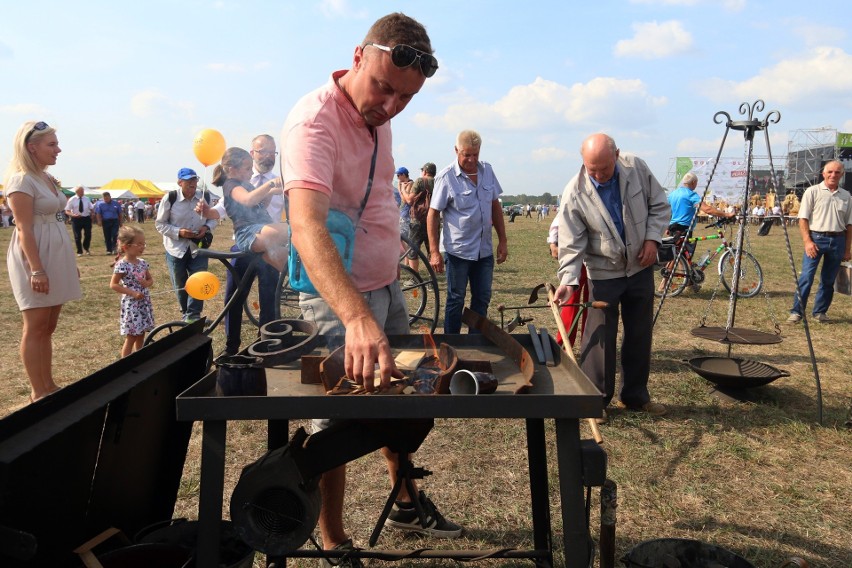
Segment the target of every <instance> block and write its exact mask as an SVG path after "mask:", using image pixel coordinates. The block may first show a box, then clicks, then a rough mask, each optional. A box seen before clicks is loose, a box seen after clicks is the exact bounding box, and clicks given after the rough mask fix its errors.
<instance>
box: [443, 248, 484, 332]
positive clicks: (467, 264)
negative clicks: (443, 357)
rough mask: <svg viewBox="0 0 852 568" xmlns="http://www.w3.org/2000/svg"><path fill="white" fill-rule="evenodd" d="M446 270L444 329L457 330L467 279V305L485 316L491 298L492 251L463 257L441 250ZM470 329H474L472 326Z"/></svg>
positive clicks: (459, 325)
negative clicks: (476, 258) (475, 257)
mask: <svg viewBox="0 0 852 568" xmlns="http://www.w3.org/2000/svg"><path fill="white" fill-rule="evenodd" d="M444 265H445V266H446V270H447V306H446V309H445V310H444V333H459V332H460V331H461V324H462V309H463V308H464V299H465V293H466V291H467V283H468V282H470V309H471V310H473V311H474V312H476V313H478V314H479V315H481V316H483V317H487V316H488V304H489V303H490V302H491V282H492V276H493V274H494V255H491V256H486V257H485V258H480V259H479V260H465V259H463V258H459V257H457V256H453V255H451V254H448V253H447V254H444ZM471 333H476V331H475V330H471Z"/></svg>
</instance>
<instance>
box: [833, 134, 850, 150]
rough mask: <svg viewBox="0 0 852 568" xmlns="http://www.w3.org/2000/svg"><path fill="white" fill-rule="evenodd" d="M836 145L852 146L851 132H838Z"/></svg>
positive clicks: (841, 146) (840, 146)
mask: <svg viewBox="0 0 852 568" xmlns="http://www.w3.org/2000/svg"><path fill="white" fill-rule="evenodd" d="M837 147H838V148H852V132H838V133H837Z"/></svg>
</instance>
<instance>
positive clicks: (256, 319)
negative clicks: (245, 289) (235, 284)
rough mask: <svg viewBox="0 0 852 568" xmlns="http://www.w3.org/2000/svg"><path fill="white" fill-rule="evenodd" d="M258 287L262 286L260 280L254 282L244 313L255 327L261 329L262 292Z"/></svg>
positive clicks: (244, 306)
mask: <svg viewBox="0 0 852 568" xmlns="http://www.w3.org/2000/svg"><path fill="white" fill-rule="evenodd" d="M258 286H260V280H259V279H258V278H255V279H254V280H252V282H251V289H250V290H249V293H248V296H246V300H245V302H243V311H244V312H245V314H246V317H247V318H248V320H249V321H250V322H251V323H252V324H253V325H254V326H255V327H260V292H259V289H258Z"/></svg>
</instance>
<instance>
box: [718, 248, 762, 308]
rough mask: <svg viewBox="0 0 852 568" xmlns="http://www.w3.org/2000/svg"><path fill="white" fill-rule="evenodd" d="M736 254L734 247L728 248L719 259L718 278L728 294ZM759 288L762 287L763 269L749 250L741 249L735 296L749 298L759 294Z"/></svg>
mask: <svg viewBox="0 0 852 568" xmlns="http://www.w3.org/2000/svg"><path fill="white" fill-rule="evenodd" d="M736 254H737V251H736V250H735V249H728V250H726V251H725V253H724V254H723V255H722V258H720V259H719V278H721V279H722V285H723V286H724V287H725V290H727V291H728V293H729V294H730V293H731V284H732V281H733V277H734V262H735V261H736V256H735V255H736ZM761 289H763V270H762V269H761V268H760V264H758V262H757V259H756V258H754V257H753V256H752V255H751V253H750V252H747V251H743V254H742V257H741V258H740V280H739V288H738V290H737V297H739V298H751V297H752V296H756V295H757V294H759V293H760V290H761Z"/></svg>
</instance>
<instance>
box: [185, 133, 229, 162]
mask: <svg viewBox="0 0 852 568" xmlns="http://www.w3.org/2000/svg"><path fill="white" fill-rule="evenodd" d="M192 151H193V152H195V157H196V158H198V161H199V162H201V163H202V164H204V165H205V166H212V165H213V164H215V163H216V162H218V161H219V160H221V159H222V154H224V153H225V137H224V136H222V133H221V132H219V131H218V130H214V129H212V128H206V129H204V130H202V131H201V132H199V133H198V134H196V135H195V140H193V141H192Z"/></svg>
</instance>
